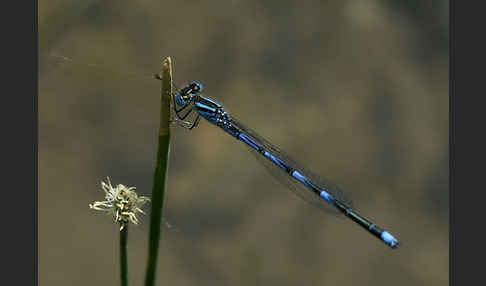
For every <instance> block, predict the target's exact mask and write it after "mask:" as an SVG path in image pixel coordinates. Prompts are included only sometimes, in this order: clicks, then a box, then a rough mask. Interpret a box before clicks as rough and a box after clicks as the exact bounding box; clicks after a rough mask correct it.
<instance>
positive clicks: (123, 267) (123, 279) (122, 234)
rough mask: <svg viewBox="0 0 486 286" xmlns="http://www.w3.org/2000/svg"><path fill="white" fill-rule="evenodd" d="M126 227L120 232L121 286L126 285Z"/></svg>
mask: <svg viewBox="0 0 486 286" xmlns="http://www.w3.org/2000/svg"><path fill="white" fill-rule="evenodd" d="M127 239H128V225H125V227H124V228H123V229H122V230H121V231H120V278H121V286H127V285H128V258H127V245H128V244H127Z"/></svg>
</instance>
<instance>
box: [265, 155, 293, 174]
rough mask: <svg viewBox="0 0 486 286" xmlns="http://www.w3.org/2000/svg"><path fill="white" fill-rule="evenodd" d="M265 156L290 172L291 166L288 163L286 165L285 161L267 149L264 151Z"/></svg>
mask: <svg viewBox="0 0 486 286" xmlns="http://www.w3.org/2000/svg"><path fill="white" fill-rule="evenodd" d="M263 156H265V157H267V158H268V159H270V160H271V161H272V162H273V163H274V164H275V165H277V166H279V167H280V169H282V170H284V171H285V172H289V167H288V166H287V165H285V164H284V162H282V161H281V160H280V159H279V158H277V157H275V156H273V155H272V154H270V153H269V152H267V151H265V153H263Z"/></svg>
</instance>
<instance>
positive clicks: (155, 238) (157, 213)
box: [145, 57, 172, 286]
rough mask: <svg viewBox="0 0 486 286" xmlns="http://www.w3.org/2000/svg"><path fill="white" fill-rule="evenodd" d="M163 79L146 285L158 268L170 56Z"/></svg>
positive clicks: (164, 64) (167, 145)
mask: <svg viewBox="0 0 486 286" xmlns="http://www.w3.org/2000/svg"><path fill="white" fill-rule="evenodd" d="M156 78H158V79H160V80H161V81H162V92H161V108H160V129H159V144H158V148H157V164H156V167H155V174H154V185H153V189H152V212H151V215H150V234H149V252H148V263H147V272H146V275H145V285H146V286H153V285H154V283H155V273H156V270H157V258H158V254H159V242H160V240H161V235H162V233H161V227H160V226H161V223H162V214H163V207H164V198H165V186H166V181H167V168H168V163H169V150H170V126H169V124H170V98H171V94H172V63H171V59H170V57H167V58H165V59H164V60H163V62H162V74H161V75H157V77H156Z"/></svg>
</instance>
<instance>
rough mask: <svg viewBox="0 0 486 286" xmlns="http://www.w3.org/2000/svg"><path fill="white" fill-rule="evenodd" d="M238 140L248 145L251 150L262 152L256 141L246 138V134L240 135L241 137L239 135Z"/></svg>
mask: <svg viewBox="0 0 486 286" xmlns="http://www.w3.org/2000/svg"><path fill="white" fill-rule="evenodd" d="M238 138H239V139H240V140H241V141H243V142H245V143H246V144H248V145H249V146H250V147H251V148H253V149H255V150H256V151H260V146H259V145H258V144H257V143H256V142H255V141H253V140H251V138H250V137H248V136H246V135H245V134H243V133H240V135H238Z"/></svg>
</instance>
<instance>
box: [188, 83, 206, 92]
mask: <svg viewBox="0 0 486 286" xmlns="http://www.w3.org/2000/svg"><path fill="white" fill-rule="evenodd" d="M189 87H190V88H191V90H192V93H194V94H198V93H200V92H201V91H202V90H203V85H202V84H201V83H200V82H198V81H193V82H191V84H189Z"/></svg>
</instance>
